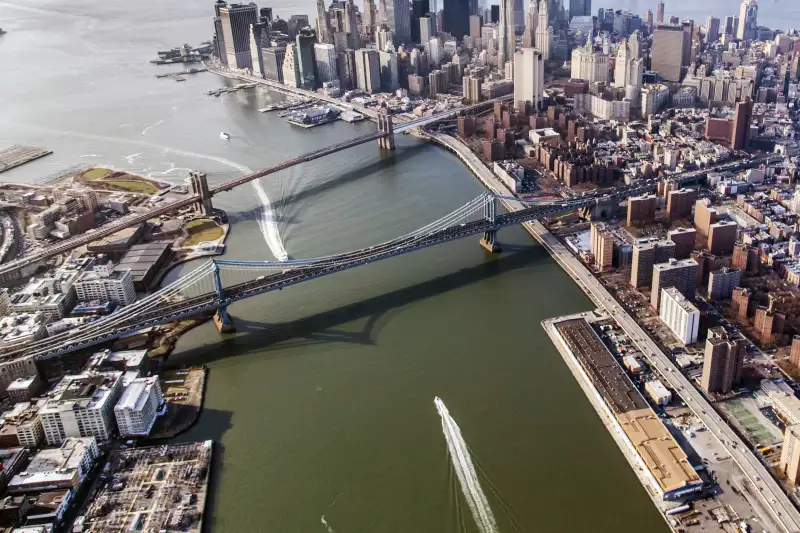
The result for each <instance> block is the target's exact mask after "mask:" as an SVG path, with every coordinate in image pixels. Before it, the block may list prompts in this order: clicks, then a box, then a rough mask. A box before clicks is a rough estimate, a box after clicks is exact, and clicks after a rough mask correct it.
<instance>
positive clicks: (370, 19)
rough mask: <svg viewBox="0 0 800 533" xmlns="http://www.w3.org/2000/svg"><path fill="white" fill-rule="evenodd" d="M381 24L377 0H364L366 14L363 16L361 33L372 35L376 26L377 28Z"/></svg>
mask: <svg viewBox="0 0 800 533" xmlns="http://www.w3.org/2000/svg"><path fill="white" fill-rule="evenodd" d="M379 24H380V21H379V20H378V8H377V7H376V6H375V0H364V15H363V16H362V17H361V34H362V35H372V34H373V33H375V28H377V27H378V25H379Z"/></svg>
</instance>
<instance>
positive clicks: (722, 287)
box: [708, 267, 742, 300]
mask: <svg viewBox="0 0 800 533" xmlns="http://www.w3.org/2000/svg"><path fill="white" fill-rule="evenodd" d="M741 279H742V271H741V270H739V269H738V268H733V269H731V268H727V267H722V268H720V269H719V270H714V271H712V272H711V273H710V274H709V275H708V297H709V298H710V299H711V300H730V299H731V296H733V290H734V289H735V288H736V287H738V286H739V282H740V281H741Z"/></svg>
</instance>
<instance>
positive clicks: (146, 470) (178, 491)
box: [83, 441, 213, 533]
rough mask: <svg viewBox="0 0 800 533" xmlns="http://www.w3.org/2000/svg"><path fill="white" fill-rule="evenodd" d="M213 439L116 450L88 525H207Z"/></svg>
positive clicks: (103, 530) (98, 530) (113, 528)
mask: <svg viewBox="0 0 800 533" xmlns="http://www.w3.org/2000/svg"><path fill="white" fill-rule="evenodd" d="M212 444H213V443H212V441H205V442H196V443H190V444H176V445H163V446H153V447H148V448H138V449H132V450H119V451H115V452H113V453H112V454H111V456H110V458H109V461H108V463H107V464H106V466H105V469H104V470H103V474H102V475H101V479H100V483H101V485H100V487H99V490H98V491H97V495H96V497H95V498H94V500H93V501H92V502H91V503H90V505H89V507H88V510H87V512H86V514H85V517H84V521H83V525H84V527H86V528H87V530H89V531H92V532H93V533H112V532H122V531H160V532H169V531H183V532H190V533H193V532H197V533H199V532H200V531H202V526H203V518H204V509H205V503H206V492H207V490H208V477H209V472H210V467H211V457H212Z"/></svg>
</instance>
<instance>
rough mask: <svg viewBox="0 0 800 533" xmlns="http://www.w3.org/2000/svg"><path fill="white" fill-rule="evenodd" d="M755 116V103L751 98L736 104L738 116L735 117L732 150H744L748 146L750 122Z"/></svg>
mask: <svg viewBox="0 0 800 533" xmlns="http://www.w3.org/2000/svg"><path fill="white" fill-rule="evenodd" d="M752 114H753V102H751V101H750V97H745V99H744V101H742V102H737V103H736V114H735V115H734V117H733V141H732V142H731V148H733V149H734V150H744V149H745V147H746V146H747V133H748V131H749V130H750V120H751V118H752Z"/></svg>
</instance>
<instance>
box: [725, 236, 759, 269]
mask: <svg viewBox="0 0 800 533" xmlns="http://www.w3.org/2000/svg"><path fill="white" fill-rule="evenodd" d="M732 265H733V267H734V268H738V269H739V270H741V271H742V272H746V273H748V274H753V273H757V272H758V265H759V257H758V248H756V247H755V246H748V245H746V244H744V243H740V244H736V245H734V247H733V262H732Z"/></svg>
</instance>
